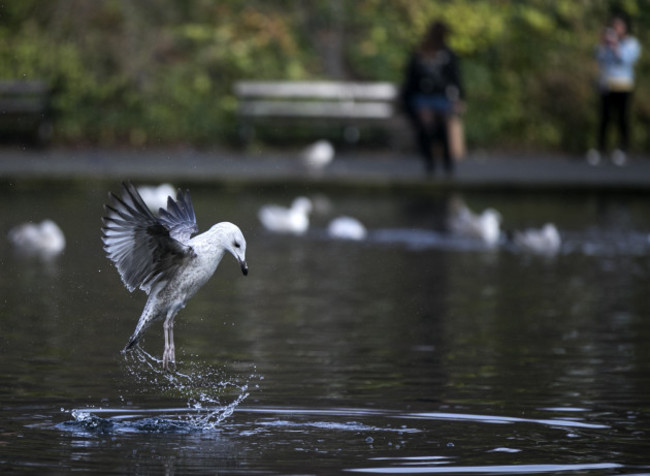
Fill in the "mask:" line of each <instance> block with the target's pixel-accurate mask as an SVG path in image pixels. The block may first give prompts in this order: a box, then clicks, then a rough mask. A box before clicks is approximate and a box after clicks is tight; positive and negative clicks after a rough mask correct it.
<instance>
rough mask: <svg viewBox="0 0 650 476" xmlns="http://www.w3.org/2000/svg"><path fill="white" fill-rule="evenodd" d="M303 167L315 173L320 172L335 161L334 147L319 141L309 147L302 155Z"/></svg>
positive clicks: (324, 141)
mask: <svg viewBox="0 0 650 476" xmlns="http://www.w3.org/2000/svg"><path fill="white" fill-rule="evenodd" d="M300 157H301V160H302V163H303V165H304V166H305V167H306V168H307V169H308V170H311V171H313V172H320V171H322V170H323V169H324V168H325V167H327V166H328V165H329V163H330V162H332V160H334V146H333V145H332V144H331V143H330V142H329V141H326V140H319V141H316V142H314V143H313V144H311V145H309V146H307V147H306V148H305V149H304V150H303V151H302V154H301V155H300Z"/></svg>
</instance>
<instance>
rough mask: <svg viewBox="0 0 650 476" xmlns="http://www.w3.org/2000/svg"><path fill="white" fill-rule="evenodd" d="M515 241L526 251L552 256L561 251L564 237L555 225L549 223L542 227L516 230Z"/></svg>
mask: <svg viewBox="0 0 650 476" xmlns="http://www.w3.org/2000/svg"><path fill="white" fill-rule="evenodd" d="M514 242H515V244H516V245H517V246H518V247H519V248H521V249H522V250H524V251H528V252H531V253H538V254H544V255H549V256H550V255H554V254H556V253H557V252H558V251H560V246H561V245H562V238H561V237H560V232H559V231H558V230H557V228H556V227H555V225H553V224H552V223H547V224H545V225H544V226H543V227H542V228H540V229H535V228H529V229H527V230H525V231H519V232H515V235H514Z"/></svg>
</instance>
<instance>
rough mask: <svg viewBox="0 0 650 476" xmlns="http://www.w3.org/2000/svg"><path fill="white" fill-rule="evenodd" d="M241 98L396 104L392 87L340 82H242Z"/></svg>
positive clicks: (238, 92)
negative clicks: (386, 102) (392, 102)
mask: <svg viewBox="0 0 650 476" xmlns="http://www.w3.org/2000/svg"><path fill="white" fill-rule="evenodd" d="M234 89H235V94H236V95H237V96H238V97H240V98H251V99H252V98H278V99H280V98H282V99H291V98H293V99H314V100H316V99H322V100H352V101H394V100H395V98H396V97H397V88H396V87H395V85H394V84H392V83H354V82H338V81H240V82H238V83H236V84H235V88H234Z"/></svg>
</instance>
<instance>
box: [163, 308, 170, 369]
mask: <svg viewBox="0 0 650 476" xmlns="http://www.w3.org/2000/svg"><path fill="white" fill-rule="evenodd" d="M167 322H168V320H167V319H165V323H164V324H163V330H164V331H165V350H164V351H163V358H162V363H163V370H169V326H168V324H167Z"/></svg>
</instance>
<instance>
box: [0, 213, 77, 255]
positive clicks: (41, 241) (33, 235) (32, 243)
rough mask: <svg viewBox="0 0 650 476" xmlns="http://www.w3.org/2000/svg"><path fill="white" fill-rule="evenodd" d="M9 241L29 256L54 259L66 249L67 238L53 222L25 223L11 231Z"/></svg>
mask: <svg viewBox="0 0 650 476" xmlns="http://www.w3.org/2000/svg"><path fill="white" fill-rule="evenodd" d="M8 237H9V241H10V242H11V243H12V244H13V245H14V246H15V247H16V248H17V249H18V250H20V251H21V252H23V253H26V254H28V255H35V256H41V257H43V258H53V257H54V256H56V255H58V254H60V253H61V252H63V250H64V249H65V236H64V235H63V231H61V228H59V226H58V225H57V224H56V223H54V222H53V221H52V220H43V221H42V222H41V223H23V224H21V225H17V226H15V227H13V228H12V229H11V230H9V233H8Z"/></svg>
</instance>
